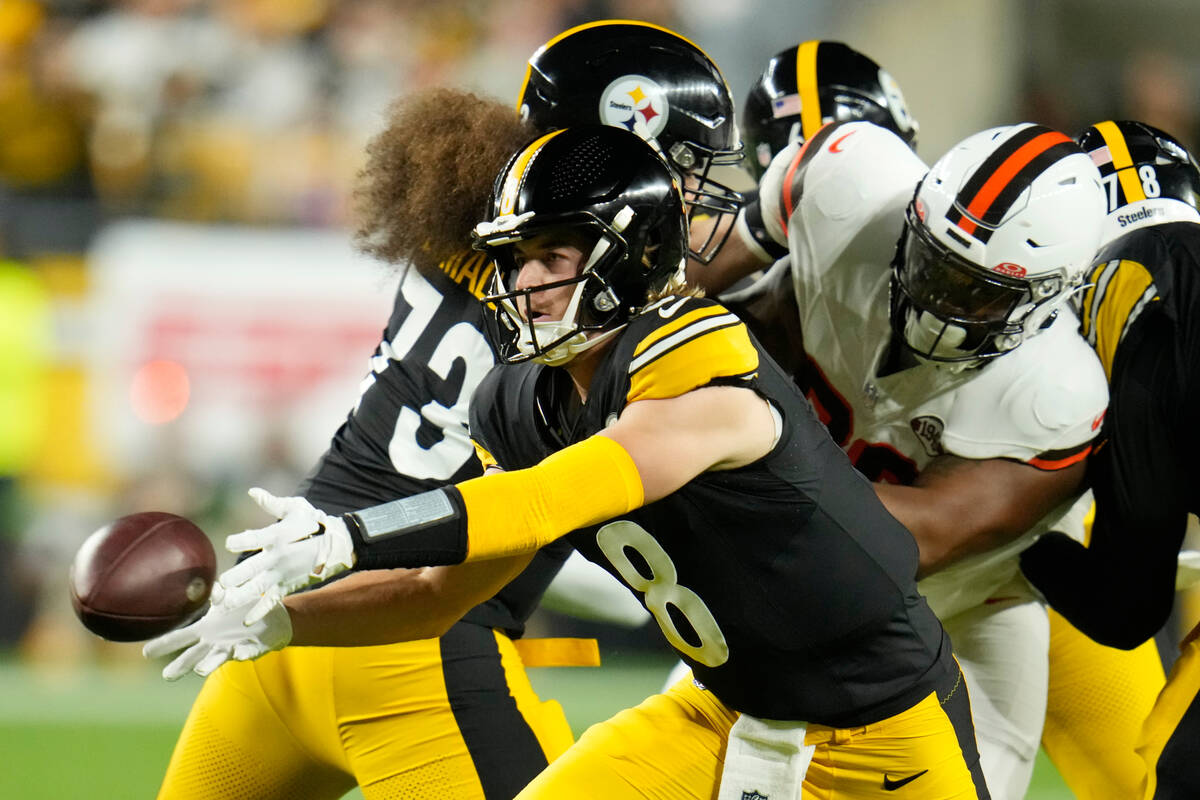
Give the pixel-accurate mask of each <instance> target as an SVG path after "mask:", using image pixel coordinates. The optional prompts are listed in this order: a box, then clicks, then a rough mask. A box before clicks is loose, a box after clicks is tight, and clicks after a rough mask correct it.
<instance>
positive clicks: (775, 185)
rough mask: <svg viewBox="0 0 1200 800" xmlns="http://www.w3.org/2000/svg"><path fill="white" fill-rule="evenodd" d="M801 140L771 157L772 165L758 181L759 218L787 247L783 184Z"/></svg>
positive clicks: (773, 235)
mask: <svg viewBox="0 0 1200 800" xmlns="http://www.w3.org/2000/svg"><path fill="white" fill-rule="evenodd" d="M800 149H801V145H800V143H799V142H792V143H791V144H789V145H788V146H787V147H785V148H783V149H782V150H780V151H779V152H778V153H776V154H775V157H774V158H772V159H771V165H770V166H768V167H767V171H766V172H764V173H763V176H762V178H761V179H759V181H758V205H759V218H760V219H761V220H762V224H763V227H764V228H765V229H766V232H767V234H768V235H769V236H770V237H771V239H772V240H773V241H774V242H775V243H776V244H777V245H780V246H782V247H787V242H788V235H787V219H786V217H785V215H784V211H783V185H784V183H785V182H787V181H788V180H789V175H788V173H789V172H791V166H792V161H793V160H794V159H795V158H796V157H797V155H798V154H799V153H800Z"/></svg>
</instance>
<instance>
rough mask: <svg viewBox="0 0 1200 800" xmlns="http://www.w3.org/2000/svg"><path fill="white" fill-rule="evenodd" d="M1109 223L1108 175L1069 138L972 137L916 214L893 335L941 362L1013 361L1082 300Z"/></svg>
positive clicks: (944, 163)
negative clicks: (1012, 355) (1061, 310)
mask: <svg viewBox="0 0 1200 800" xmlns="http://www.w3.org/2000/svg"><path fill="white" fill-rule="evenodd" d="M1104 213H1105V204H1104V191H1103V189H1102V188H1101V185H1100V173H1099V172H1098V171H1097V169H1096V167H1095V165H1094V164H1093V163H1092V160H1091V159H1090V158H1088V156H1087V155H1086V154H1085V153H1084V152H1083V150H1082V149H1081V148H1080V147H1079V145H1077V144H1076V143H1075V142H1074V141H1072V140H1071V138H1070V137H1069V136H1067V135H1066V134H1064V133H1060V132H1059V131H1056V130H1053V129H1051V128H1047V127H1044V126H1041V125H1034V124H1031V123H1022V124H1019V125H1012V126H1007V127H1001V128H992V129H989V130H986V131H983V132H981V133H977V134H975V135H974V136H970V137H968V138H967V139H966V140H964V141H963V142H961V143H960V144H958V145H957V146H955V147H954V148H953V149H951V150H950V152H948V153H947V154H946V155H945V156H943V157H942V158H941V159H939V160H938V161H937V163H936V164H934V165H933V168H932V169H930V170H929V172H928V174H926V176H925V177H924V178H923V179H922V180H921V182H920V183H919V184H918V185H917V191H916V194H915V196H914V197H913V200H912V202H911V203H910V204H909V207H908V211H907V218H906V221H905V226H904V232H903V233H902V234H901V238H900V242H899V244H898V246H897V249H896V256H895V258H894V260H893V262H892V300H891V306H892V307H891V318H892V327H893V329H894V330H895V331H896V333H897V334H898V335H899V336H900V337H901V338H902V339H903V341H904V343H905V344H906V345H907V346H908V347H909V348H910V349H911V350H912V351H913V352H915V353H916V354H917V355H918V356H920V357H922V358H925V359H928V360H931V361H942V362H977V361H979V360H981V359H986V358H992V357H995V356H998V355H1002V354H1003V353H1006V352H1008V351H1009V350H1012V349H1013V348H1015V347H1017V346H1018V345H1020V344H1021V342H1022V341H1024V340H1025V339H1026V338H1028V337H1030V336H1034V335H1036V334H1037V333H1038V332H1039V331H1040V330H1041V329H1042V328H1043V327H1044V326H1046V325H1047V324H1049V322H1050V321H1051V319H1052V318H1053V316H1054V312H1055V311H1056V310H1057V309H1058V307H1059V306H1060V305H1062V304H1063V303H1065V302H1067V301H1068V300H1069V299H1070V297H1071V296H1072V295H1073V294H1074V293H1075V292H1076V291H1078V289H1079V287H1080V286H1081V284H1082V282H1083V275H1084V271H1085V270H1086V268H1087V265H1088V263H1089V262H1090V261H1091V258H1092V256H1093V254H1094V253H1095V251H1096V248H1097V246H1098V243H1099V239H1100V229H1101V225H1102V223H1103V220H1104Z"/></svg>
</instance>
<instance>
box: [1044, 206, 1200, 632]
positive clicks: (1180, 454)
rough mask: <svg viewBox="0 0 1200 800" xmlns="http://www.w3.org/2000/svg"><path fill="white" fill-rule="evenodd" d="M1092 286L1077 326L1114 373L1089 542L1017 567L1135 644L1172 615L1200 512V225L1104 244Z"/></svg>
mask: <svg viewBox="0 0 1200 800" xmlns="http://www.w3.org/2000/svg"><path fill="white" fill-rule="evenodd" d="M1088 283H1089V284H1090V286H1089V288H1088V289H1087V291H1086V292H1085V293H1084V295H1083V299H1082V312H1083V313H1082V314H1081V318H1082V320H1083V333H1084V335H1085V336H1086V337H1087V340H1088V342H1089V343H1090V344H1091V345H1092V346H1093V347H1094V348H1095V349H1096V353H1097V354H1098V355H1099V356H1100V361H1101V362H1102V363H1103V365H1104V369H1105V372H1106V373H1107V374H1108V378H1109V407H1108V414H1107V416H1106V418H1105V421H1104V427H1103V430H1102V444H1101V445H1100V447H1099V448H1097V450H1096V452H1095V453H1094V454H1093V455H1092V457H1091V458H1090V460H1089V462H1088V479H1089V481H1090V483H1091V486H1092V491H1093V492H1094V494H1095V499H1096V515H1095V521H1094V523H1093V525H1092V532H1091V539H1090V540H1089V542H1088V546H1087V547H1086V548H1085V547H1083V546H1081V545H1079V544H1078V543H1076V542H1073V541H1071V540H1070V539H1068V538H1067V537H1065V536H1062V535H1061V534H1051V535H1049V536H1045V537H1043V538H1042V539H1041V540H1039V541H1038V542H1037V543H1036V544H1035V545H1034V546H1033V547H1032V548H1030V550H1028V551H1026V552H1025V553H1024V554H1022V558H1021V567H1022V569H1023V571H1024V572H1025V574H1026V576H1027V577H1028V578H1029V579H1030V580H1031V581H1032V582H1033V583H1034V585H1035V586H1037V588H1038V589H1039V590H1040V591H1041V592H1042V593H1043V594H1044V595H1045V597H1046V599H1047V600H1048V601H1049V602H1050V604H1051V605H1052V606H1053V607H1054V608H1055V609H1056V610H1058V611H1059V612H1060V613H1061V614H1062V615H1063V616H1065V617H1066V618H1067V619H1069V620H1070V621H1071V622H1072V623H1073V624H1074V625H1075V626H1076V627H1078V628H1079V629H1080V630H1082V631H1083V632H1084V633H1086V634H1087V635H1088V636H1090V637H1092V638H1093V639H1095V640H1096V641H1099V642H1101V643H1102V644H1108V645H1112V646H1117V647H1134V646H1136V645H1138V644H1140V643H1141V642H1143V641H1145V640H1146V639H1148V638H1149V637H1150V636H1153V635H1154V634H1155V633H1156V632H1157V631H1158V630H1159V629H1160V628H1161V627H1162V625H1163V624H1164V623H1165V622H1166V620H1167V617H1168V616H1169V614H1170V613H1171V608H1172V604H1173V603H1174V600H1175V572H1176V561H1177V558H1178V553H1179V548H1180V546H1181V544H1182V543H1183V537H1184V534H1185V532H1186V530H1187V515H1188V512H1189V511H1191V512H1197V511H1200V494H1198V493H1197V491H1196V486H1197V482H1198V481H1200V475H1198V474H1197V468H1196V459H1195V458H1194V453H1195V452H1196V450H1197V448H1198V447H1200V428H1198V427H1197V426H1196V422H1195V409H1196V408H1197V405H1198V404H1200V391H1198V389H1200V225H1198V224H1196V223H1193V222H1171V223H1164V224H1161V225H1152V226H1149V227H1146V228H1141V229H1138V230H1135V231H1131V232H1130V233H1128V234H1126V235H1124V236H1122V237H1120V238H1119V239H1116V240H1115V241H1113V242H1112V243H1111V244H1109V245H1108V246H1106V247H1105V248H1104V249H1102V250H1101V251H1100V253H1099V254H1098V256H1097V260H1096V262H1095V265H1094V266H1093V268H1092V270H1091V274H1090V279H1089V281H1088ZM1114 586H1126V587H1129V586H1133V587H1137V590H1136V591H1113V587H1114Z"/></svg>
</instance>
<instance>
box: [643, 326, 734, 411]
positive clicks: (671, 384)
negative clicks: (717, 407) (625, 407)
mask: <svg viewBox="0 0 1200 800" xmlns="http://www.w3.org/2000/svg"><path fill="white" fill-rule="evenodd" d="M700 328H702V329H700ZM757 370H758V351H757V350H755V349H754V345H753V344H751V342H750V334H749V332H747V330H746V326H745V325H743V324H742V323H741V321H740V320H738V318H737V317H735V316H734V315H733V314H724V315H722V316H720V317H711V318H708V319H707V320H702V321H700V322H699V323H697V325H694V326H691V327H689V328H685V329H683V330H681V331H679V332H677V333H676V334H675V335H674V336H672V337H669V338H668V339H664V340H662V341H661V342H660V343H659V345H658V346H656V347H655V348H653V349H652V350H648V351H646V353H644V354H643V355H642V357H641V359H640V362H639V363H638V364H636V365H635V364H630V379H629V393H628V394H627V395H626V401H627V402H630V403H632V402H635V401H637V400H652V399H662V398H667V397H678V396H679V395H681V394H686V393H687V392H690V391H692V390H693V389H697V388H699V387H701V386H706V385H707V384H709V383H711V382H712V381H713V380H715V379H717V378H739V377H750V376H751V375H753V374H754V373H755V372H756V371H757Z"/></svg>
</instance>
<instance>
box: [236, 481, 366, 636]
mask: <svg viewBox="0 0 1200 800" xmlns="http://www.w3.org/2000/svg"><path fill="white" fill-rule="evenodd" d="M250 497H251V498H252V499H253V500H254V502H256V503H258V505H259V507H260V508H262V510H263V511H266V512H267V513H268V514H271V515H272V516H275V517H279V521H278V522H276V523H275V524H274V525H268V526H267V527H265V528H259V529H257V530H249V531H242V532H241V533H235V534H233V535H232V536H229V537H227V538H226V539H225V548H226V549H227V550H229V551H231V552H234V553H241V552H246V551H249V550H261V551H262V552H259V553H255V554H254V555H252V556H250V557H249V558H247V559H246V560H245V561H242V562H241V563H240V564H237V565H235V566H234V567H232V568H230V569H229V570H227V571H226V572H224V573H222V575H221V577H220V579H219V583H220V585H221V588H222V590H223V591H224V592H225V598H224V602H225V603H226V604H227V605H231V606H245V605H247V604H249V603H250V602H251V601H252V600H257V603H255V604H254V605H252V606H250V611H249V613H248V614H247V615H246V624H247V625H253V624H254V623H255V622H258V621H259V620H260V619H262V618H263V617H264V616H265V615H266V614H267V613H268V612H269V611H270V610H271V609H272V608H273V607H274V606H276V605H278V604H279V602H280V601H281V600H282V599H283V598H284V597H286V596H287V595H289V594H291V593H292V592H294V591H296V590H297V589H302V588H304V587H305V586H311V585H312V584H314V583H319V582H321V581H323V580H326V579H328V578H332V577H333V576H334V575H337V574H339V573H342V572H345V571H346V570H348V569H350V568H351V567H352V566H354V542H353V540H352V539H351V538H350V531H349V530H348V529H347V528H346V523H345V522H344V521H343V520H342V519H341V517H334V516H330V515H329V514H326V513H325V512H323V511H318V510H317V509H315V508H313V507H312V505H311V504H310V503H309V502H308V501H307V500H305V499H304V498H303V497H275V496H274V495H272V494H270V493H269V492H267V491H266V490H264V489H259V488H254V489H251V490H250Z"/></svg>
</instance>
